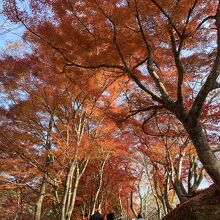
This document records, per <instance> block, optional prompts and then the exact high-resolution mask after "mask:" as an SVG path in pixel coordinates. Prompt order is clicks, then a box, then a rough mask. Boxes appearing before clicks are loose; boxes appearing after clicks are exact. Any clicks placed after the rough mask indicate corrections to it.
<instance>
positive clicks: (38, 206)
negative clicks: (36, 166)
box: [34, 176, 46, 220]
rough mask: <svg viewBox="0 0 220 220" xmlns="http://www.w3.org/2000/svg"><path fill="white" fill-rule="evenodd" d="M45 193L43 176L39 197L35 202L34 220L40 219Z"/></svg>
mask: <svg viewBox="0 0 220 220" xmlns="http://www.w3.org/2000/svg"><path fill="white" fill-rule="evenodd" d="M45 193H46V178H45V176H44V177H43V179H42V183H41V189H40V196H39V198H38V200H37V202H36V208H35V217H34V219H35V220H40V219H41V210H42V205H43V200H44V197H45Z"/></svg>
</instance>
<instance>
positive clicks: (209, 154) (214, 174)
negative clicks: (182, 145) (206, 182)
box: [186, 122, 220, 190]
mask: <svg viewBox="0 0 220 220" xmlns="http://www.w3.org/2000/svg"><path fill="white" fill-rule="evenodd" d="M186 129H187V131H188V133H189V135H190V138H191V140H192V142H193V144H194V146H195V148H196V150H197V154H198V157H199V160H200V161H201V162H202V164H203V166H204V168H205V170H206V171H207V173H208V174H209V175H210V177H211V178H212V180H213V181H214V183H215V184H216V186H217V188H218V190H220V162H219V161H218V159H217V158H216V156H215V154H214V152H213V150H212V149H211V148H210V145H209V143H208V141H207V138H206V136H205V133H204V131H203V129H202V126H201V124H200V123H199V122H197V124H196V125H195V126H194V127H193V126H187V127H186Z"/></svg>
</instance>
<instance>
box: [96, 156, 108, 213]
mask: <svg viewBox="0 0 220 220" xmlns="http://www.w3.org/2000/svg"><path fill="white" fill-rule="evenodd" d="M108 157H109V153H108V154H107V155H106V156H105V159H104V161H103V162H102V164H101V167H100V170H99V186H98V189H97V191H96V194H95V199H94V203H93V208H92V214H93V213H94V212H95V208H96V203H97V199H98V196H99V193H100V191H101V188H102V182H103V173H104V167H105V163H106V161H107V159H108Z"/></svg>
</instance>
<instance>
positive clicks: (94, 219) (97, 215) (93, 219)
mask: <svg viewBox="0 0 220 220" xmlns="http://www.w3.org/2000/svg"><path fill="white" fill-rule="evenodd" d="M90 220H104V217H103V215H102V214H100V213H99V210H98V209H97V210H96V211H95V213H94V214H93V215H91V218H90Z"/></svg>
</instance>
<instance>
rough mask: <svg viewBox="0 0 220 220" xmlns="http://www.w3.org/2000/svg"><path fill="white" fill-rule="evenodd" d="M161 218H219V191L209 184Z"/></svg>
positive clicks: (176, 219)
mask: <svg viewBox="0 0 220 220" xmlns="http://www.w3.org/2000/svg"><path fill="white" fill-rule="evenodd" d="M163 220H220V193H219V192H218V191H217V189H216V187H215V186H214V185H211V186H210V187H209V188H207V189H205V190H202V191H200V192H198V194H197V195H195V196H194V197H192V198H190V199H189V200H187V201H186V202H184V203H182V204H181V205H179V206H178V207H177V208H175V209H174V210H173V211H172V212H170V213H169V214H168V215H167V216H165V217H164V218H163Z"/></svg>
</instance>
